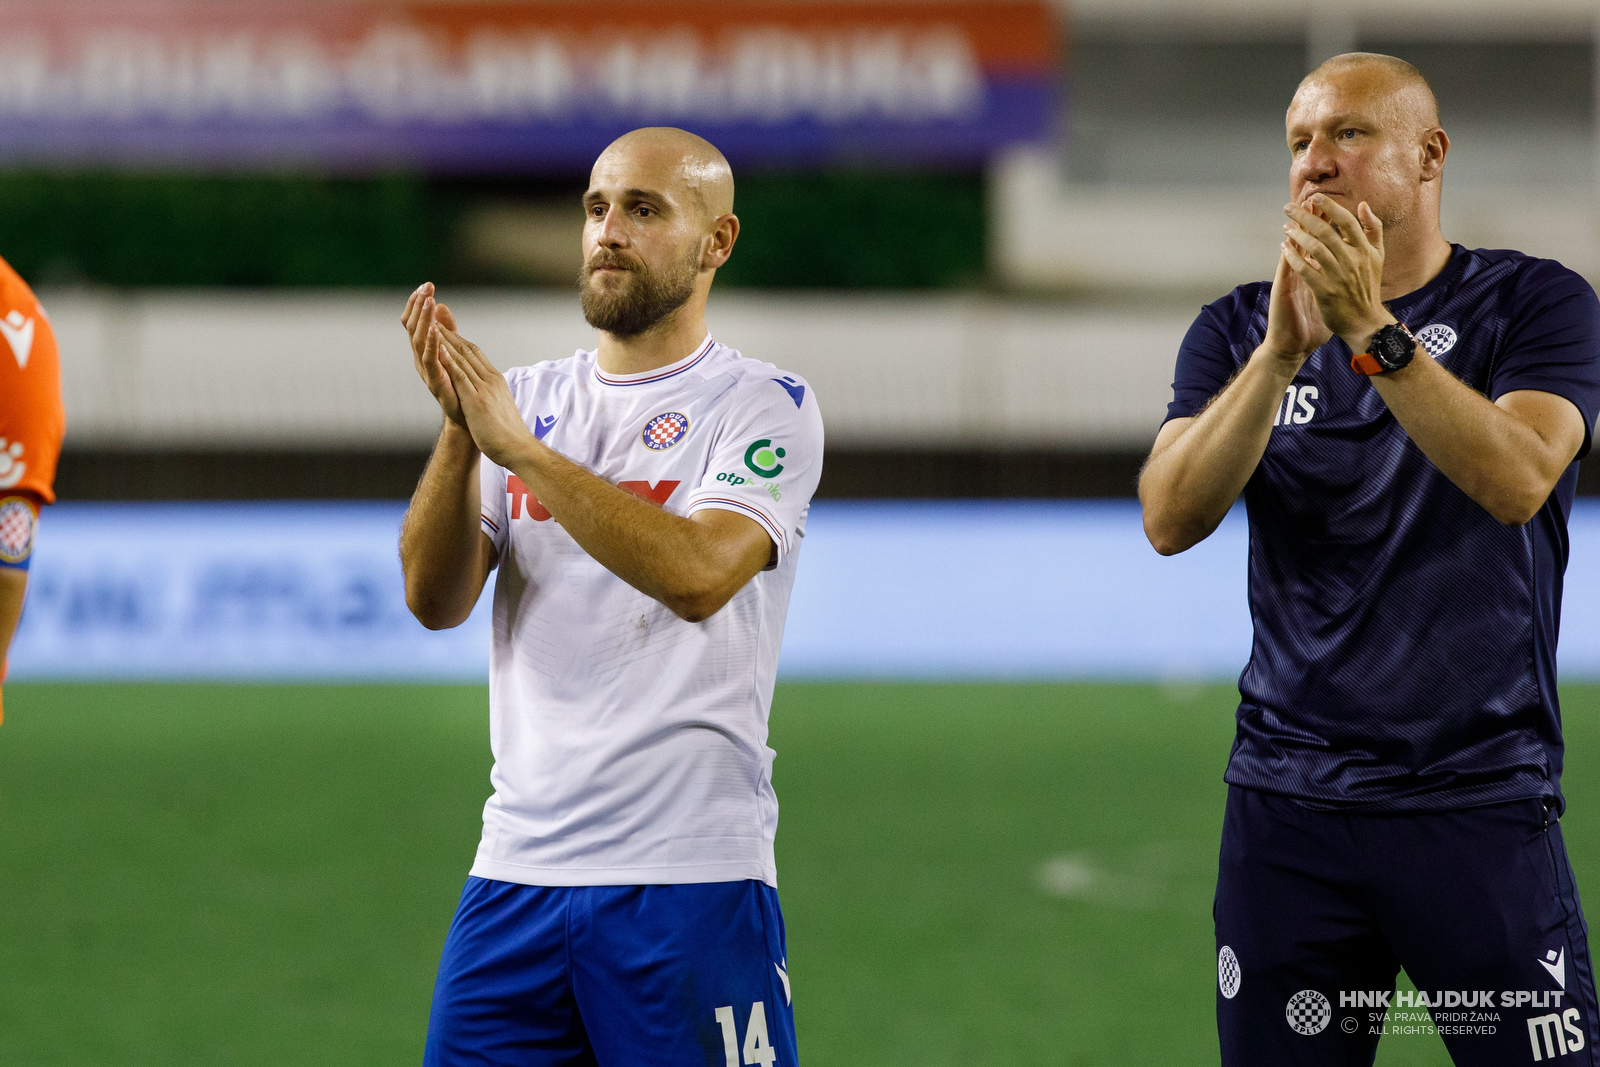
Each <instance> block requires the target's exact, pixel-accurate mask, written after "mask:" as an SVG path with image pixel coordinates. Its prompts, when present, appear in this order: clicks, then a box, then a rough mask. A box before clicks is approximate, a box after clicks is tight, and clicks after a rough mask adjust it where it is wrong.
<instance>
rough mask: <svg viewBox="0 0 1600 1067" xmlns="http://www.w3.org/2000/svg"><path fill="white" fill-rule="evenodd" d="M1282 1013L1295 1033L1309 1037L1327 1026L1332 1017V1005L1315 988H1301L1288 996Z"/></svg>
mask: <svg viewBox="0 0 1600 1067" xmlns="http://www.w3.org/2000/svg"><path fill="white" fill-rule="evenodd" d="M1284 1015H1285V1017H1287V1018H1288V1020H1289V1026H1290V1028H1291V1029H1293V1030H1294V1032H1295V1033H1297V1034H1304V1035H1306V1036H1307V1037H1310V1036H1311V1035H1312V1034H1320V1033H1322V1031H1324V1030H1326V1029H1327V1028H1328V1023H1329V1021H1331V1020H1332V1019H1333V1005H1332V1004H1329V1003H1328V998H1327V997H1325V996H1323V995H1322V994H1321V993H1318V992H1317V991H1316V990H1315V989H1302V990H1300V992H1298V993H1296V994H1295V995H1294V996H1292V997H1290V998H1289V1005H1288V1007H1287V1008H1285V1009H1284Z"/></svg>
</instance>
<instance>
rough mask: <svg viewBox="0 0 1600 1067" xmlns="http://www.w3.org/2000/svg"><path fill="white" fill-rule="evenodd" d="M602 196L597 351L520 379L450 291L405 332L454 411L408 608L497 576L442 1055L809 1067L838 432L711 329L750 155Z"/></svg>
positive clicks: (679, 160) (589, 299) (688, 161)
mask: <svg viewBox="0 0 1600 1067" xmlns="http://www.w3.org/2000/svg"><path fill="white" fill-rule="evenodd" d="M583 206H584V210H585V212H586V221H585V224H584V231H583V256H584V267H583V270H582V272H581V274H580V276H579V286H580V291H581V298H582V304H583V310H584V317H585V318H586V319H587V320H588V322H589V324H590V325H591V326H594V327H595V328H596V329H597V330H599V331H600V341H599V345H598V347H597V348H596V349H595V350H594V351H592V352H585V351H580V352H578V353H577V354H576V355H575V356H572V357H571V358H569V359H562V360H555V361H551V362H544V363H536V364H534V365H533V366H528V367H518V368H515V369H513V370H511V371H509V372H507V373H505V374H504V375H502V374H501V373H500V372H499V371H497V370H495V368H494V367H493V366H492V365H491V364H490V362H489V360H488V359H487V357H486V356H485V355H484V353H483V352H482V351H480V350H479V349H478V347H477V346H476V345H474V344H472V343H471V342H470V341H467V340H466V339H465V338H463V337H462V336H461V334H460V333H458V332H457V323H456V320H455V318H454V316H453V315H451V313H450V311H449V309H448V308H447V307H446V306H445V305H443V304H439V303H436V301H435V294H434V290H433V286H432V285H431V284H428V285H423V286H422V287H421V288H419V289H418V290H417V291H416V292H415V293H413V294H412V295H411V298H410V300H409V301H408V302H407V304H406V309H405V314H404V317H403V321H404V324H405V326H406V329H407V330H408V332H409V333H410V335H411V346H412V352H413V355H414V359H415V362H416V368H417V372H418V374H419V375H420V376H421V377H422V380H423V381H424V382H425V383H426V384H427V386H428V389H429V390H430V391H431V392H432V394H433V396H434V397H435V398H436V399H437V400H438V402H439V406H440V407H441V408H442V409H443V411H444V415H445V418H444V427H443V429H442V430H441V432H440V434H439V440H438V443H437V444H436V445H435V447H434V452H433V457H432V459H431V460H430V461H429V463H428V468H427V471H426V473H424V474H423V476H422V481H421V483H420V484H419V485H418V486H417V491H416V493H415V495H414V496H413V497H412V500H411V507H410V509H409V510H408V512H407V514H406V519H405V523H404V525H403V526H402V528H401V533H400V555H401V562H402V564H403V566H404V569H405V578H406V602H407V604H409V605H410V607H411V610H412V612H413V613H414V614H415V615H416V616H417V618H418V619H419V620H421V622H422V623H423V625H425V626H428V627H430V628H433V629H439V628H443V627H449V626H456V625H459V624H460V623H461V622H462V621H464V620H465V619H466V618H467V615H468V614H469V613H470V612H471V611H472V607H473V605H474V604H475V603H476V601H477V599H478V595H479V593H480V592H481V590H482V589H483V584H484V582H485V581H486V580H487V578H488V575H489V572H490V571H491V570H494V569H496V567H498V569H499V574H498V577H497V578H496V580H495V588H494V643H493V650H492V657H491V666H490V679H489V682H490V685H489V703H490V742H491V746H492V748H493V750H494V758H495V764H494V771H493V774H492V781H493V785H494V790H495V791H494V795H493V796H492V797H491V798H490V799H489V801H488V803H487V804H486V805H485V806H484V819H483V824H484V825H483V837H482V840H481V843H480V844H479V846H478V854H477V858H476V860H475V862H474V863H473V867H472V872H471V876H470V877H469V878H468V881H467V886H466V889H465V890H464V891H463V893H462V897H461V903H460V906H459V907H458V909H457V911H456V915H455V919H454V921H453V922H452V923H451V926H450V933H449V936H448V938H447V939H446V942H445V947H444V953H443V958H442V960H441V962H440V966H439V977H438V981H437V984H436V986H435V988H434V998H433V1010H432V1014H431V1016H430V1019H429V1025H428V1041H427V1046H426V1051H425V1054H424V1063H425V1064H427V1065H429V1067H454V1065H457V1064H468V1063H471V1064H494V1065H506V1067H511V1065H516V1067H545V1065H556V1064H561V1065H568V1064H571V1065H577V1064H597V1065H604V1067H637V1065H641V1064H652V1065H660V1067H677V1065H683V1067H688V1065H691V1064H692V1065H695V1067H742V1065H744V1064H762V1065H766V1067H772V1065H774V1064H781V1065H784V1067H792V1065H794V1064H795V1063H796V1054H795V1037H794V1016H793V1012H792V1010H791V1008H790V990H789V975H788V963H787V953H786V949H785V944H784V931H783V917H782V914H781V912H780V911H779V909H778V898H777V892H776V888H775V887H776V882H777V873H776V868H775V866H774V863H773V851H772V846H773V837H774V834H775V832H776V829H777V821H778V805H777V798H776V797H775V795H774V794H773V790H772V758H773V752H772V750H771V749H770V748H768V747H767V744H766V741H767V715H768V711H769V709H770V707H771V703H772V689H773V682H774V679H775V675H776V671H777V660H778V648H779V645H780V643H781V641H782V636H783V624H784V616H785V613H786V611H787V609H788V603H789V591H790V588H791V586H792V585H793V582H794V574H795V565H796V561H797V557H798V548H799V542H800V538H801V537H802V536H803V535H804V533H805V517H806V511H807V509H808V507H809V504H810V499H811V495H812V493H813V492H814V491H815V489H816V486H817V479H818V477H819V476H820V474H821V469H822V419H821V416H820V415H819V414H818V411H817V402H816V397H815V396H814V395H813V394H812V392H811V389H810V387H809V386H808V385H807V384H806V383H805V382H804V381H803V380H802V379H801V378H799V377H798V376H797V375H794V374H790V373H787V372H785V371H782V370H779V369H778V368H776V367H774V366H772V365H771V364H767V363H759V362H756V361H755V360H752V359H747V358H745V357H744V356H742V355H740V354H739V353H738V352H736V351H734V350H733V349H731V348H728V347H727V346H725V345H721V344H718V343H717V342H716V341H715V340H713V339H712V338H711V336H710V335H709V334H708V333H707V332H706V325H705V306H706V298H707V295H708V294H709V292H710V289H711V282H712V279H713V278H714V277H715V275H716V271H717V268H718V267H721V266H722V265H723V264H724V263H726V262H727V261H728V257H729V255H730V254H731V253H732V251H733V246H734V242H735V240H736V239H737V238H738V235H739V220H738V218H737V217H735V216H734V214H733V175H732V171H731V170H730V169H729V167H728V162H727V160H726V159H724V158H723V156H722V153H721V152H719V151H717V149H716V148H715V147H713V146H712V145H711V144H710V143H708V142H706V141H704V140H702V139H701V138H699V137H696V136H694V135H693V134H690V133H686V132H685V131H682V130H675V129H665V128H655V129H644V130H636V131H634V132H633V133H630V134H628V135H626V136H624V137H622V138H620V139H618V140H617V141H616V142H615V143H613V144H612V145H611V146H610V147H609V148H607V149H606V150H605V152H604V153H602V154H601V156H600V158H599V160H598V161H597V162H596V163H595V166H594V170H593V172H592V174H591V177H590V185H589V190H588V192H587V193H586V194H585V195H584V198H583Z"/></svg>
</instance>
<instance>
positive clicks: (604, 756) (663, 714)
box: [472, 337, 822, 885]
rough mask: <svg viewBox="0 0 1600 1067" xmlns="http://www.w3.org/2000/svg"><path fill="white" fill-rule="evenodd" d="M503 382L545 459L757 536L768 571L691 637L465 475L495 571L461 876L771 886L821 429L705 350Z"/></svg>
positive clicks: (727, 357)
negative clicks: (798, 580)
mask: <svg viewBox="0 0 1600 1067" xmlns="http://www.w3.org/2000/svg"><path fill="white" fill-rule="evenodd" d="M506 382H507V383H508V384H509V385H510V387H511V395H512V397H513V399H514V400H515V401H516V404H517V408H518V410H519V411H520V412H521V413H522V417H523V421H524V422H526V423H527V424H528V425H529V426H530V427H532V428H534V429H535V432H538V433H540V435H541V436H542V438H543V440H544V442H545V443H546V444H547V445H549V446H550V447H551V448H554V449H555V450H556V451H558V452H560V453H561V454H562V455H564V456H566V457H567V458H569V459H571V460H573V461H574V462H576V463H578V464H580V465H582V466H584V467H586V468H588V469H589V470H591V471H593V472H594V473H595V474H597V475H599V476H600V477H602V478H604V479H606V480H607V481H610V482H613V483H615V484H616V485H619V486H621V487H622V488H623V489H626V490H627V491H628V492H630V493H633V494H634V495H635V496H638V497H639V498H641V499H643V500H646V501H648V502H650V503H652V504H655V505H656V506H658V507H662V508H665V509H666V510H667V511H670V512H672V513H674V514H677V515H694V514H695V513H697V512H702V511H707V510H720V511H728V512H733V513H734V514H737V515H742V516H744V517H745V518H747V519H750V520H751V521H753V522H755V523H756V524H757V525H758V526H759V527H760V528H761V529H762V530H764V531H765V532H766V534H767V536H768V537H769V538H770V539H771V541H772V556H771V563H770V564H769V566H768V568H767V569H766V570H765V571H764V572H762V573H760V574H757V575H756V576H755V577H754V578H753V579H751V580H750V582H748V583H747V584H746V585H745V587H744V588H743V589H741V590H739V592H737V593H736V594H734V596H733V599H732V600H730V601H729V602H728V603H727V604H726V605H725V606H724V607H723V608H722V610H720V611H718V612H716V613H715V614H714V615H712V616H711V617H710V618H708V619H705V620H703V621H701V622H687V621H685V620H683V619H681V618H679V617H678V616H676V615H674V614H673V613H672V611H670V610H669V609H668V608H667V607H665V606H664V605H663V604H661V603H660V602H658V601H656V600H653V599H651V598H650V597H648V596H646V595H645V594H643V593H641V592H639V591H638V590H637V589H635V588H633V587H632V586H631V585H629V584H628V583H626V582H624V581H623V580H622V579H621V578H618V577H617V576H616V575H615V574H612V573H611V572H610V571H608V570H607V569H606V568H605V567H603V566H601V565H600V564H599V563H598V562H597V561H596V560H595V559H594V558H593V557H591V556H590V555H589V554H588V553H587V552H585V551H584V550H583V548H582V547H581V546H580V545H579V544H578V543H577V542H576V541H574V540H573V539H572V537H571V535H569V534H568V533H567V532H566V530H565V529H563V528H562V526H561V524H560V522H559V521H557V520H556V519H555V518H554V516H552V515H551V513H550V512H549V510H547V509H546V508H545V507H544V506H543V505H542V504H541V503H540V502H539V499H538V497H537V496H536V495H535V494H533V493H531V492H530V491H529V489H528V486H526V485H525V484H523V482H522V480H521V479H519V478H518V477H517V476H516V475H515V474H513V473H512V472H510V471H508V470H506V469H505V468H503V467H500V466H497V465H496V464H494V463H490V462H489V461H488V460H486V459H485V460H484V461H482V463H481V466H480V481H479V489H480V492H481V495H482V502H483V514H482V525H483V532H484V534H485V535H486V536H488V537H489V539H490V540H491V541H493V543H494V547H495V550H496V552H497V553H498V557H499V568H498V573H497V575H496V577H495V586H494V616H493V619H494V621H493V647H492V649H491V655H490V671H489V710H490V744H491V747H492V749H493V751H494V760H495V762H494V770H493V772H492V775H491V779H492V782H493V784H494V790H495V792H494V796H492V797H490V799H489V802H488V803H487V804H486V805H485V806H484V812H483V839H482V841H481V843H480V845H479V847H478V855H477V859H476V860H475V862H474V864H473V867H472V873H473V874H474V875H476V876H478V877H480V878H490V879H496V880H499V881H508V882H521V883H524V884H529V885H643V884H663V883H685V882H723V881H740V880H743V879H749V878H753V879H757V880H759V881H763V882H766V883H768V884H773V885H775V884H776V879H777V869H776V866H775V864H774V861H773V838H774V834H775V833H776V830H777V822H778V801H777V797H776V795H775V793H774V792H773V788H772V758H773V752H772V750H771V749H770V748H769V747H768V746H767V714H768V711H769V710H770V708H771V704H772V690H773V684H774V681H775V679H776V676H777V668H778V650H779V647H780V646H781V644H782V641H783V625H784V617H785V615H786V613H787V611H788V606H789V591H790V589H791V588H792V586H793V584H794V576H795V568H796V566H797V561H798V558H799V547H800V540H801V538H802V537H803V536H804V535H805V528H806V514H807V512H808V510H809V508H810V503H811V494H812V493H813V492H815V490H816V487H817V480H818V478H819V477H820V475H821V472H822V417H821V415H820V414H818V411H817V401H816V396H815V394H814V393H812V392H811V391H810V390H809V389H808V388H807V387H806V384H805V382H804V381H803V380H802V379H800V378H798V377H796V376H794V375H792V374H789V373H787V372H785V371H782V370H780V369H778V368H777V367H774V366H772V365H771V364H769V363H760V362H757V361H756V360H753V359H746V358H745V357H744V356H741V355H740V354H739V353H738V352H736V351H734V350H733V349H731V348H728V347H727V346H725V345H720V344H717V343H716V342H715V341H713V340H712V339H711V338H709V337H708V338H706V340H705V342H704V343H703V344H701V345H700V346H698V347H697V348H696V349H695V351H694V352H692V353H690V354H689V355H688V356H686V357H685V358H684V359H682V360H679V361H678V362H676V363H674V364H672V365H670V366H667V367H661V368H658V369H656V370H653V371H649V372H647V373H643V374H630V375H613V374H607V373H606V372H605V371H603V370H601V369H600V366H599V363H598V360H597V359H596V356H595V353H593V352H579V353H578V354H577V355H575V356H573V357H572V358H571V359H563V360H558V361H554V362H549V363H539V364H536V365H535V366H531V367H518V368H516V369H513V370H511V371H508V372H507V373H506Z"/></svg>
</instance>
